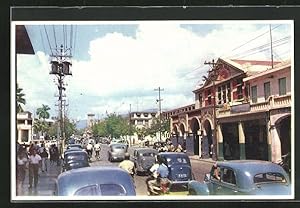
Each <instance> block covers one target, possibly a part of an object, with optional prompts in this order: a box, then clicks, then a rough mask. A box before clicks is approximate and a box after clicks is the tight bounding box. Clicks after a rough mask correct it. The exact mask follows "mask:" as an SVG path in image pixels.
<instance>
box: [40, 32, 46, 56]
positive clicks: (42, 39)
mask: <svg viewBox="0 0 300 208" xmlns="http://www.w3.org/2000/svg"><path fill="white" fill-rule="evenodd" d="M39 29H40V35H41V39H42V45H43V49H44V51H45V53H46V47H45V43H44V38H43V35H42V30H41V27H39Z"/></svg>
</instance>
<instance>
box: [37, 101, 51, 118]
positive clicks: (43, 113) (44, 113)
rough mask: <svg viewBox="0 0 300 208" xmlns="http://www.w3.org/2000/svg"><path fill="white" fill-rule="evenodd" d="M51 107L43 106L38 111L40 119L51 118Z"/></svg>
mask: <svg viewBox="0 0 300 208" xmlns="http://www.w3.org/2000/svg"><path fill="white" fill-rule="evenodd" d="M49 110H50V107H49V106H48V105H44V104H43V105H42V107H41V108H38V109H36V114H37V115H38V117H39V119H41V118H42V119H46V118H49V117H50V114H49V112H48V111H49Z"/></svg>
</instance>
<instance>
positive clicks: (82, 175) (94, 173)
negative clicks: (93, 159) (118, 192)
mask: <svg viewBox="0 0 300 208" xmlns="http://www.w3.org/2000/svg"><path fill="white" fill-rule="evenodd" d="M89 184H91V185H93V184H119V185H122V186H123V187H124V188H125V190H126V192H127V193H128V195H135V188H134V184H133V181H132V178H131V176H130V175H129V174H128V173H127V172H126V171H125V170H123V169H122V168H119V167H116V166H93V167H83V168H78V169H72V170H69V171H66V172H63V173H61V174H60V175H59V176H58V178H57V185H58V194H59V195H73V194H74V192H75V191H76V190H78V189H79V188H81V187H84V186H86V185H89Z"/></svg>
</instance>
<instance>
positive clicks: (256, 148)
mask: <svg viewBox="0 0 300 208" xmlns="http://www.w3.org/2000/svg"><path fill="white" fill-rule="evenodd" d="M271 65H272V64H271V62H269V61H248V60H225V59H218V61H217V62H216V63H215V64H214V67H213V70H211V71H210V72H209V73H208V76H207V78H206V77H205V82H204V84H203V85H202V86H201V87H200V88H198V89H195V90H194V91H193V92H194V94H195V104H192V105H190V106H186V107H182V108H178V109H174V110H172V111H168V112H165V116H167V117H169V118H171V131H172V140H173V142H174V143H181V144H183V145H184V146H186V150H187V152H188V154H194V155H199V156H200V157H202V158H209V157H212V158H213V159H219V160H223V159H224V158H225V159H226V160H230V159H262V160H270V161H277V160H278V159H280V157H281V155H282V154H285V153H287V152H289V151H290V148H291V147H290V144H291V135H290V129H291V127H290V120H291V64H290V62H282V63H279V62H274V63H273V66H274V67H273V68H272V66H271Z"/></svg>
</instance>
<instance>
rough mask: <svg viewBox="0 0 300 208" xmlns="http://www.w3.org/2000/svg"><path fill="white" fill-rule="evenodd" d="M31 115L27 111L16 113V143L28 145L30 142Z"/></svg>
mask: <svg viewBox="0 0 300 208" xmlns="http://www.w3.org/2000/svg"><path fill="white" fill-rule="evenodd" d="M32 124H33V119H32V114H31V113H30V112H28V111H25V112H21V113H17V141H18V142H19V143H20V144H23V143H25V144H29V143H30V142H31V141H32V130H33V125H32Z"/></svg>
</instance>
